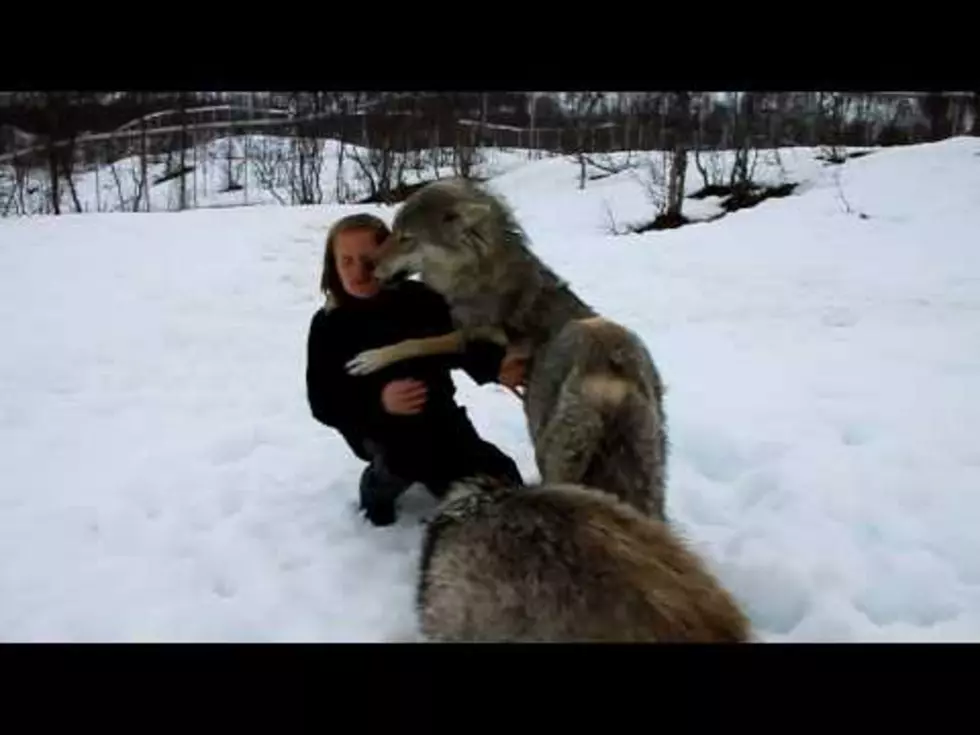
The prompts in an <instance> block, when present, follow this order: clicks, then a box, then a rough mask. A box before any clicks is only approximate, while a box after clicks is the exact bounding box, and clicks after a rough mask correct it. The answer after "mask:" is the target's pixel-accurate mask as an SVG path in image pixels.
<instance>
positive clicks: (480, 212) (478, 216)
mask: <svg viewBox="0 0 980 735" xmlns="http://www.w3.org/2000/svg"><path fill="white" fill-rule="evenodd" d="M455 214H456V216H457V217H458V218H459V221H460V224H462V225H463V227H472V226H473V225H475V224H477V223H479V222H480V221H481V220H483V218H485V217H486V216H488V215H489V214H490V205H489V204H486V203H485V202H460V203H459V205H458V206H457V207H456V212H455Z"/></svg>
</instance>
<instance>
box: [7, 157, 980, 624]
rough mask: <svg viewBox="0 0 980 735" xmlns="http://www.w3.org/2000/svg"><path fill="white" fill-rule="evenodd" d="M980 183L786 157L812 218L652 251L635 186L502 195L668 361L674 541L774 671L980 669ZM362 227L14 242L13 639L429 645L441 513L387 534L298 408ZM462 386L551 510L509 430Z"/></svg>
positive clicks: (269, 224) (117, 229)
mask: <svg viewBox="0 0 980 735" xmlns="http://www.w3.org/2000/svg"><path fill="white" fill-rule="evenodd" d="M978 156H980V140H978V139H975V138H959V139H954V140H949V141H944V142H942V143H937V144H931V145H919V146H915V147H909V148H901V149H886V150H879V151H875V152H874V153H872V154H871V155H868V156H865V157H863V158H860V159H856V160H851V161H848V162H847V163H846V164H844V165H843V166H839V167H825V166H823V165H822V163H821V162H819V161H816V160H814V152H813V151H809V150H805V149H793V150H791V151H786V152H784V153H783V161H782V163H783V165H784V167H785V170H786V173H785V176H786V178H787V179H788V180H792V181H799V180H804V184H803V185H801V186H800V187H799V188H798V189H797V192H796V193H795V194H794V195H792V196H790V197H787V198H784V199H776V200H771V201H766V202H763V203H762V204H760V205H759V206H758V207H755V208H753V209H749V210H743V211H739V212H736V213H734V214H730V215H727V216H725V217H724V218H722V219H720V220H717V221H714V222H710V223H703V224H694V225H689V226H686V227H683V228H680V229H678V230H671V231H666V232H649V233H646V234H643V235H626V236H612V235H609V234H607V233H606V232H605V227H606V223H607V222H608V219H609V213H610V212H611V213H612V215H613V217H614V218H615V219H616V220H617V221H620V222H625V221H638V220H640V219H643V218H644V217H647V215H648V214H649V212H648V204H647V202H646V200H645V198H644V193H643V189H642V187H641V186H640V185H639V184H638V183H637V180H636V178H635V176H634V173H631V172H624V173H621V174H617V175H614V176H610V177H607V178H604V179H602V180H599V181H594V182H590V183H589V184H588V186H587V187H586V189H585V190H584V191H580V190H578V188H577V183H578V182H577V175H578V169H577V166H576V165H575V163H574V162H572V161H568V160H564V159H556V158H553V159H545V160H541V161H532V162H517V161H514V162H512V163H511V164H510V165H508V166H505V167H504V168H503V169H502V170H503V173H501V174H500V175H498V176H497V177H495V178H494V179H493V180H492V185H493V186H494V187H495V188H496V189H498V190H499V191H501V192H502V193H504V194H505V195H506V196H507V197H508V199H509V200H510V201H511V202H512V204H513V205H514V206H515V207H516V209H517V211H518V214H519V216H520V217H521V220H522V222H523V223H524V224H525V226H526V228H527V230H528V231H529V234H530V235H531V236H532V238H533V241H534V246H535V248H536V249H537V250H538V251H539V252H540V253H541V254H542V256H543V257H544V258H545V259H546V260H547V261H548V262H549V263H550V264H552V265H553V266H554V267H555V268H556V269H557V270H558V271H559V272H560V273H561V274H562V275H564V276H565V277H567V278H568V279H569V280H570V281H571V282H572V283H573V285H574V287H575V288H576V289H577V290H578V292H579V293H580V294H582V295H583V296H584V298H586V299H587V300H588V301H589V302H591V303H592V304H593V305H595V306H596V307H598V308H599V309H601V310H602V311H603V312H605V313H606V314H608V315H610V316H613V317H615V318H618V319H620V320H622V321H623V322H624V323H626V324H628V325H629V326H631V327H633V328H634V329H636V330H637V331H638V332H639V333H640V334H641V335H642V336H643V337H644V338H645V339H647V340H648V342H649V345H650V348H651V350H652V352H653V354H654V356H655V359H656V360H657V361H658V364H659V366H660V368H661V370H662V372H663V374H664V377H665V379H666V381H667V383H668V396H667V410H668V415H669V421H670V434H671V442H672V453H671V456H670V484H669V496H668V503H669V511H670V514H671V516H672V517H673V518H674V519H676V521H677V522H678V523H679V524H680V526H681V527H682V528H683V530H684V532H685V534H686V535H687V536H688V537H689V538H690V539H691V540H692V541H693V542H694V543H695V544H697V546H698V547H699V548H700V549H701V550H702V551H703V553H704V554H705V555H706V556H707V557H708V558H709V560H710V562H711V563H712V564H713V566H714V567H715V568H716V569H717V570H718V573H719V575H720V576H721V578H722V579H723V580H724V582H725V583H726V584H728V585H729V586H730V588H731V589H732V590H733V591H734V593H735V594H736V595H737V596H738V597H739V599H741V600H742V601H743V602H744V604H745V605H746V607H747V609H748V611H749V613H750V615H751V618H752V620H753V621H754V623H755V625H756V627H757V631H758V633H759V635H760V637H761V638H762V639H764V640H768V641H787V640H791V641H827V640H834V641H837V640H859V641H880V640H905V641H924V640H970V641H976V640H980V535H978V534H977V533H976V531H975V528H976V525H977V520H978V511H980V495H978V492H980V445H978V443H977V438H976V428H975V427H976V426H977V425H978V421H980V248H978V247H977V242H978V241H977V235H976V233H977V232H980V206H978V205H980V194H978V192H980V157H978ZM770 172H771V173H772V176H774V177H776V178H777V179H778V177H779V176H781V175H783V174H779V173H778V170H777V169H776V168H773V167H770ZM835 172H836V173H838V174H839V176H840V186H838V185H837V184H836V183H835V181H834V177H833V174H834V173H835ZM691 174H692V178H691V179H690V183H689V191H693V189H694V188H696V187H697V185H698V182H697V174H696V172H691ZM692 184H693V187H692V186H691V185H692ZM842 195H843V200H846V201H847V202H848V203H849V205H850V207H851V208H852V210H853V213H850V212H847V211H845V206H844V204H843V203H842V202H843V200H842ZM697 206H707V205H705V204H704V203H703V202H701V203H696V204H695V203H692V209H693V208H695V207H697ZM358 209H369V210H373V211H377V212H380V213H382V215H383V216H384V217H386V218H390V217H391V215H392V213H393V210H391V209H389V208H383V207H361V208H358ZM350 211H352V208H351V207H341V206H323V207H304V208H284V207H278V206H271V207H269V206H255V207H246V208H223V209H210V210H197V211H188V212H182V213H164V212H161V213H151V214H84V215H75V216H62V217H49V218H34V219H19V220H17V219H10V220H3V221H0V285H2V288H0V343H2V344H3V358H2V359H0V478H2V481H0V559H2V562H0V639H2V640H6V641H12V640H16V641H37V640H59V641H90V640H109V641H119V640H140V641H148V640H162V641H176V640H221V641H228V640H232V641H286V640H288V641H383V640H391V639H401V638H410V637H411V636H412V634H413V629H414V617H413V609H412V594H413V585H414V581H415V577H414V573H415V565H416V561H417V553H418V541H419V538H420V533H421V526H420V523H419V520H420V518H421V517H422V516H423V515H424V514H425V513H426V512H427V511H428V510H429V509H431V507H432V502H433V501H432V500H431V499H430V498H429V497H428V496H427V495H426V494H425V492H424V491H422V490H420V489H417V488H416V489H414V490H412V491H411V492H410V494H409V495H408V496H407V497H406V499H405V500H406V502H405V506H404V508H403V510H402V515H401V520H400V522H399V523H398V524H397V525H396V526H394V527H390V528H385V529H374V528H371V527H369V526H366V525H365V524H364V523H363V522H362V521H361V520H360V519H359V518H358V517H357V515H356V513H355V508H354V503H355V499H356V485H357V479H358V476H359V474H360V471H361V467H362V465H361V463H360V462H359V461H358V460H357V459H356V458H354V457H352V456H351V455H350V454H349V452H348V451H347V449H346V446H345V445H344V444H343V442H342V441H341V439H340V438H339V436H338V435H336V434H335V433H333V432H332V431H331V430H329V429H327V428H325V427H322V426H321V425H319V424H317V423H316V422H315V421H314V420H313V419H312V417H311V416H310V415H309V411H308V408H307V405H306V400H305V395H304V382H303V371H304V367H305V340H306V330H307V327H308V324H309V319H310V317H311V315H312V313H313V311H314V310H315V309H316V308H317V307H318V305H319V303H320V302H319V299H318V296H317V291H316V283H317V278H318V275H319V261H320V257H321V248H322V240H323V235H324V233H325V231H326V229H327V228H328V227H329V225H330V223H331V222H332V221H333V220H334V219H335V218H337V217H339V216H341V215H342V214H345V213H347V212H350ZM857 212H862V213H864V214H866V215H867V218H861V217H859V216H858V214H857ZM457 382H458V384H459V387H460V400H461V402H462V403H463V404H465V405H466V406H467V407H468V408H469V411H470V414H471V416H472V417H473V420H474V422H475V423H476V425H477V426H478V428H479V429H481V430H482V432H483V433H484V435H485V436H486V437H488V438H489V439H491V440H492V441H495V442H497V443H498V444H499V445H500V446H501V447H502V448H504V449H505V450H506V451H508V452H510V453H511V454H512V455H513V456H514V457H515V459H516V460H517V461H518V463H519V464H520V466H521V469H522V470H523V471H524V473H525V474H526V476H527V477H528V479H534V478H535V477H536V471H535V469H534V463H533V459H532V454H531V450H530V446H529V443H528V439H527V434H526V429H525V427H524V419H523V415H522V413H521V408H520V405H519V404H518V403H517V401H516V400H515V399H514V398H513V397H512V396H511V395H510V394H509V393H507V392H505V391H503V390H502V389H499V388H496V387H488V386H486V387H482V388H480V387H477V386H475V385H473V383H472V382H470V381H469V379H468V378H467V377H466V376H465V375H463V374H460V375H459V376H458V380H457Z"/></svg>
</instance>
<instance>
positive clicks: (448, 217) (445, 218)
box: [442, 212, 459, 223]
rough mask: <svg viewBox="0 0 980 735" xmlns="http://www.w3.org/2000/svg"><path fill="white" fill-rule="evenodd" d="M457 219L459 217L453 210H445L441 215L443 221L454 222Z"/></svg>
mask: <svg viewBox="0 0 980 735" xmlns="http://www.w3.org/2000/svg"><path fill="white" fill-rule="evenodd" d="M458 219H459V215H458V214H456V213H455V212H446V213H445V214H444V215H442V221H443V222H447V223H448V222H455V221H456V220H458Z"/></svg>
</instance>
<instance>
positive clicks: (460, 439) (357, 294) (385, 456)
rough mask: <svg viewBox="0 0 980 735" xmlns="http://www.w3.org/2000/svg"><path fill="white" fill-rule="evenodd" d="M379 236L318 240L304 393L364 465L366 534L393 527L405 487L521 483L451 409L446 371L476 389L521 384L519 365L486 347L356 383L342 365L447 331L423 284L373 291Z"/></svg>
mask: <svg viewBox="0 0 980 735" xmlns="http://www.w3.org/2000/svg"><path fill="white" fill-rule="evenodd" d="M388 234H389V230H388V226H387V225H386V224H385V223H384V222H383V221H382V220H381V219H379V218H377V217H375V216H373V215H370V214H356V215H351V216H349V217H345V218H343V219H341V220H339V221H338V222H337V223H335V224H334V226H333V227H332V228H331V229H330V232H329V234H328V235H327V242H326V248H325V252H324V258H323V275H322V279H321V282H320V289H321V291H323V294H324V296H325V297H326V298H327V301H328V304H327V306H325V307H324V308H322V309H319V310H317V312H316V313H315V314H314V315H313V319H312V321H311V323H310V331H309V338H308V342H307V367H306V390H307V398H308V400H309V405H310V409H311V411H312V413H313V416H314V418H316V420H318V421H319V422H321V423H322V424H325V425H326V426H330V427H332V428H334V429H336V430H338V431H339V432H340V433H341V435H342V436H343V437H344V439H345V440H346V441H347V443H348V445H349V446H350V447H351V449H352V450H353V452H354V453H355V454H356V455H357V456H358V457H360V458H361V459H363V460H365V461H366V462H368V463H369V464H368V466H367V467H366V468H365V470H364V473H363V474H362V476H361V484H360V508H361V510H362V511H363V512H364V514H365V516H366V517H367V518H368V520H370V521H371V522H372V523H373V524H374V525H377V526H383V525H389V524H391V523H394V521H395V519H396V512H395V502H396V500H397V498H398V497H399V496H400V495H401V494H402V493H403V492H404V491H405V490H406V489H408V487H409V485H411V484H412V483H413V482H419V483H421V484H423V485H424V486H425V487H426V488H427V489H428V490H429V492H431V493H432V494H433V495H435V496H436V497H437V498H438V497H442V496H443V495H444V493H445V492H446V490H447V489H448V486H449V484H450V483H451V482H452V481H453V480H455V479H457V478H461V477H464V476H466V475H472V474H491V475H498V476H503V477H506V478H508V479H509V480H511V481H513V482H515V483H522V482H523V480H522V478H521V474H520V472H519V470H518V468H517V465H516V464H515V462H514V461H513V460H512V459H511V458H510V457H508V456H507V455H506V454H504V453H503V452H502V451H501V450H500V449H499V448H498V447H496V446H494V445H493V444H491V443H490V442H487V441H485V440H484V439H482V438H481V437H480V436H479V435H478V433H477V431H476V429H475V427H474V426H473V425H472V423H471V422H470V420H469V417H468V416H467V415H466V410H465V409H463V408H461V407H460V406H458V405H457V404H456V402H455V398H454V395H455V386H454V384H453V382H452V377H451V376H450V370H451V369H452V368H457V367H458V368H462V369H463V370H465V371H466V372H467V373H468V374H469V375H470V377H472V378H473V380H474V381H475V382H476V383H477V384H479V385H483V384H485V383H488V382H491V381H497V382H500V383H503V384H505V385H509V386H511V387H514V386H517V385H520V384H522V382H523V364H522V362H521V361H520V359H519V358H517V357H516V356H515V357H511V356H510V355H508V354H507V353H506V352H505V350H504V349H503V348H502V347H500V346H499V345H496V344H494V343H492V342H478V343H474V344H472V345H470V346H469V347H468V348H467V351H466V353H465V354H462V355H436V356H428V357H424V358H416V359H412V360H406V361H403V362H399V363H395V364H393V365H389V366H388V367H386V368H383V369H382V370H379V371H377V372H375V373H372V374H369V375H363V376H352V375H349V374H348V373H347V372H346V370H345V368H344V365H345V363H347V361H348V360H350V359H351V358H353V357H354V356H355V355H357V354H358V353H360V352H361V351H363V350H366V349H371V348H375V347H381V346H383V345H387V344H391V343H393V342H399V341H401V340H403V339H408V338H410V337H425V336H431V335H436V334H443V333H445V332H449V331H451V330H452V329H453V327H452V322H451V320H450V315H449V309H448V306H447V304H446V302H445V301H444V300H443V298H442V297H441V296H440V295H438V294H437V293H435V292H434V291H432V290H431V289H429V288H428V287H426V286H425V285H423V284H422V283H419V282H416V281H411V280H401V281H399V282H398V283H396V284H394V285H393V286H390V287H387V286H386V287H384V288H382V287H381V284H380V283H379V282H378V280H377V279H376V278H375V277H374V275H373V271H374V251H375V249H376V248H377V246H378V245H379V244H380V243H382V242H383V241H384V240H385V238H387V237H388Z"/></svg>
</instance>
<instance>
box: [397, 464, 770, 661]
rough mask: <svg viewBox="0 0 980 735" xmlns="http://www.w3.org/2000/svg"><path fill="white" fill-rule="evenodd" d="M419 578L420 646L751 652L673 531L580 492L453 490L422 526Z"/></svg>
mask: <svg viewBox="0 0 980 735" xmlns="http://www.w3.org/2000/svg"><path fill="white" fill-rule="evenodd" d="M417 579H418V581H417V586H416V613H417V625H418V632H419V634H420V636H421V638H422V640H423V641H426V642H471V643H472V642H483V643H505V642H512V643H532V642H539V643H545V642H550V643H559V642H582V643H586V642H592V643H613V642H619V643H630V642H632V643H656V642H660V643H667V642H673V643H750V642H755V641H756V639H755V638H754V636H753V633H752V628H751V624H750V621H749V619H748V617H747V615H746V614H745V613H744V612H743V610H742V609H741V607H740V605H739V603H738V602H737V601H736V599H735V598H734V597H733V596H732V595H731V594H730V593H729V592H728V591H727V590H726V589H725V588H724V587H723V586H722V584H721V583H720V582H719V580H718V579H717V578H716V577H715V576H714V575H713V574H712V573H711V571H710V570H709V569H708V567H707V566H706V565H705V564H704V563H703V562H702V561H701V559H700V558H699V557H698V556H697V555H696V554H695V553H693V551H691V550H690V549H689V548H687V546H686V545H685V543H684V542H683V540H682V539H681V538H680V536H679V535H678V534H677V533H676V532H675V531H674V529H673V528H672V527H671V526H670V525H668V524H667V523H666V522H664V521H661V520H659V519H656V518H652V517H650V516H649V515H648V514H644V513H641V512H640V511H638V510H637V509H636V508H635V507H633V506H632V505H630V504H628V503H626V502H624V501H622V500H620V499H619V498H616V497H615V496H613V495H612V494H610V493H608V492H605V491H603V490H600V489H597V488H589V487H584V486H581V485H573V484H563V483H550V484H544V483H543V484H538V485H530V486H520V487H518V486H511V485H507V484H505V482H502V481H499V480H493V479H491V478H470V479H466V480H462V481H457V482H455V483H454V484H453V485H452V486H451V487H450V490H449V492H448V494H447V495H446V498H445V499H444V500H443V501H442V503H441V504H440V505H439V507H438V508H437V511H436V514H435V515H434V516H433V518H431V519H430V520H429V522H428V524H427V527H426V530H425V532H424V536H423V545H422V552H421V556H420V560H419V573H418V578H417Z"/></svg>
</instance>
